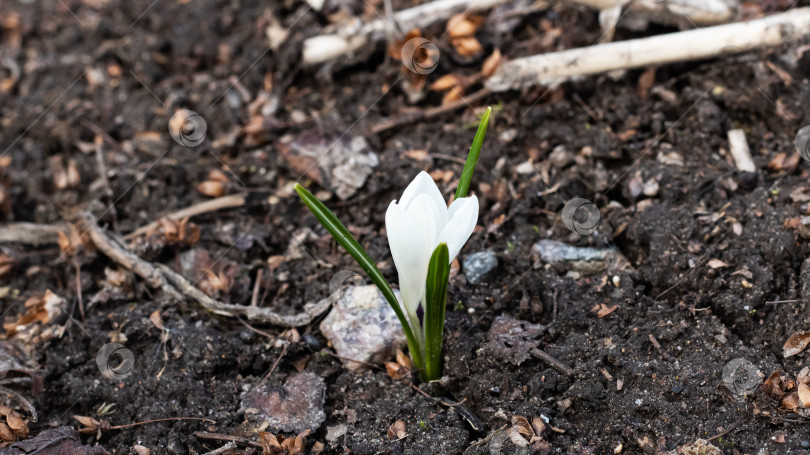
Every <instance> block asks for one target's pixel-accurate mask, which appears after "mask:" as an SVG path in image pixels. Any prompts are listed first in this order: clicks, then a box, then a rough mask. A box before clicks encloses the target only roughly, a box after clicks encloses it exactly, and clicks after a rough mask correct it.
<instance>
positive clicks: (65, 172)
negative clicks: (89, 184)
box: [48, 155, 81, 190]
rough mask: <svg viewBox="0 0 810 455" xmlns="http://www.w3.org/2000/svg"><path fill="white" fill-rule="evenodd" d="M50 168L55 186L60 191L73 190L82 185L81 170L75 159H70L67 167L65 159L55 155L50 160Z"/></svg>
mask: <svg viewBox="0 0 810 455" xmlns="http://www.w3.org/2000/svg"><path fill="white" fill-rule="evenodd" d="M48 167H49V168H50V171H51V178H52V179H53V186H54V187H56V189H58V190H64V189H66V188H73V187H75V186H78V185H79V183H81V176H80V175H79V168H78V166H77V165H76V161H75V160H73V159H68V160H67V166H65V163H64V157H63V156H62V155H54V156H52V157H51V158H50V159H49V160H48Z"/></svg>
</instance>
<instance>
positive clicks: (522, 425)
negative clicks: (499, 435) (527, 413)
mask: <svg viewBox="0 0 810 455" xmlns="http://www.w3.org/2000/svg"><path fill="white" fill-rule="evenodd" d="M512 428H514V429H515V430H516V431H517V432H518V433H520V434H522V435H523V436H526V437H527V438H531V437H533V436H534V428H532V426H531V425H530V424H529V420H528V419H527V418H526V417H523V416H517V415H516V416H512Z"/></svg>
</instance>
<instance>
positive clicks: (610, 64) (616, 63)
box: [485, 7, 810, 92]
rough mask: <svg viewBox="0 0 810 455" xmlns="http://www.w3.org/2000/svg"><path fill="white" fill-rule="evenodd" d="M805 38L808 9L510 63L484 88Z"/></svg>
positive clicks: (541, 81)
mask: <svg viewBox="0 0 810 455" xmlns="http://www.w3.org/2000/svg"><path fill="white" fill-rule="evenodd" d="M807 36H810V7H805V8H796V9H793V10H791V11H790V12H787V13H780V14H774V15H772V16H768V17H764V18H762V19H755V20H752V21H748V22H738V23H734V24H727V25H718V26H714V27H707V28H702V29H696V30H689V31H685V32H677V33H669V34H665V35H657V36H652V37H649V38H641V39H633V40H627V41H618V42H614V43H607V44H598V45H596V46H590V47H584V48H578V49H570V50H567V51H561V52H551V53H547V54H540V55H533V56H531V57H524V58H519V59H516V60H511V61H508V62H506V63H504V64H503V65H501V67H500V68H498V70H497V71H496V72H495V74H494V75H493V76H492V77H491V78H490V79H488V80H487V81H486V83H485V85H486V87H487V88H489V89H490V90H492V91H493V92H503V91H507V90H515V89H522V88H525V87H529V86H532V85H555V84H558V83H560V82H563V81H565V80H567V79H570V78H572V77H576V76H585V75H592V74H598V73H604V72H608V71H613V70H620V69H630V68H638V67H642V66H651V65H662V64H665V63H672V62H680V61H687V60H696V59H701V58H708V57H714V56H718V55H726V54H734V53H739V52H744V51H747V50H751V49H757V48H762V47H769V46H778V45H781V44H785V43H789V42H793V41H797V40H799V39H801V38H804V37H807Z"/></svg>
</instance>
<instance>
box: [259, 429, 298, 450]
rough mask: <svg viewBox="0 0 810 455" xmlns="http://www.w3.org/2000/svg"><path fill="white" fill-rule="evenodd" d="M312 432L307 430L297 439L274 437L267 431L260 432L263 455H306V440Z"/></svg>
mask: <svg viewBox="0 0 810 455" xmlns="http://www.w3.org/2000/svg"><path fill="white" fill-rule="evenodd" d="M309 433H310V431H309V430H306V431H304V432H302V433H300V434H299V435H298V436H296V437H295V438H285V437H284V436H282V435H278V436H276V435H274V434H272V433H269V432H266V431H260V432H259V440H260V441H261V445H262V455H301V454H303V453H304V448H305V444H304V439H305V438H306V437H307V436H309Z"/></svg>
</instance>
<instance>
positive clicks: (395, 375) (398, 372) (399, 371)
mask: <svg viewBox="0 0 810 455" xmlns="http://www.w3.org/2000/svg"><path fill="white" fill-rule="evenodd" d="M385 371H386V372H388V376H390V377H391V379H394V380H397V379H402V378H404V377H405V376H406V372H405V368H402V367H401V366H400V365H399V364H398V363H396V362H385Z"/></svg>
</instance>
